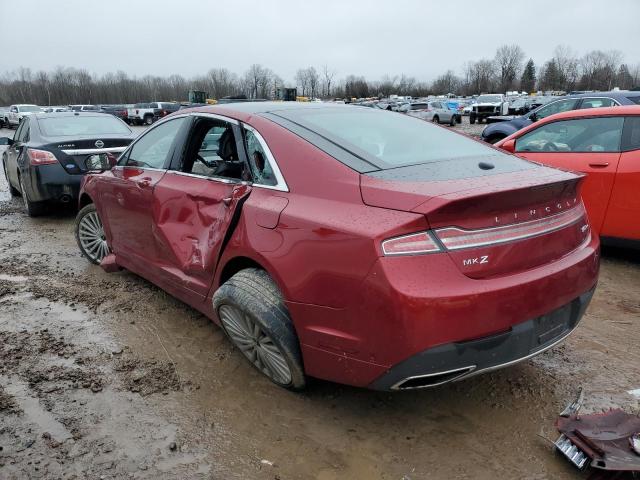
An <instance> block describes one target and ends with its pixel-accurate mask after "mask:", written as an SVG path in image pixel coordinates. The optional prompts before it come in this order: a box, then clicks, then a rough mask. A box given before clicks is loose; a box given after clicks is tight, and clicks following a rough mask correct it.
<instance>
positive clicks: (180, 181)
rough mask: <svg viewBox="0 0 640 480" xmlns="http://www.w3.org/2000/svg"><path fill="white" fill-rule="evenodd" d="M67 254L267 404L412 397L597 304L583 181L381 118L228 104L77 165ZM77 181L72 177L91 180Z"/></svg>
mask: <svg viewBox="0 0 640 480" xmlns="http://www.w3.org/2000/svg"><path fill="white" fill-rule="evenodd" d="M91 162H93V165H94V166H93V168H94V169H101V170H100V171H97V172H96V173H95V174H91V175H88V176H87V177H86V180H85V182H84V185H83V188H82V193H81V198H80V207H81V210H80V212H79V213H78V217H77V228H76V235H77V239H78V244H79V246H80V249H81V250H82V252H83V254H84V255H85V256H86V257H87V258H88V259H89V260H91V261H92V262H94V263H100V264H101V265H102V267H103V268H105V269H106V270H107V271H112V270H114V269H117V268H126V269H128V270H130V271H132V272H135V273H136V274H138V275H140V276H142V277H144V278H146V279H148V280H149V281H151V282H153V283H155V284H157V285H158V286H160V287H161V288H163V289H164V290H166V291H167V292H169V293H171V294H172V295H175V296H176V297H178V298H180V299H181V300H183V301H184V302H186V303H188V304H189V305H191V306H193V307H194V308H196V309H197V310H199V311H201V312H203V313H204V314H205V315H207V316H208V317H210V318H211V319H212V320H213V321H214V322H216V323H218V324H219V325H221V326H222V328H223V329H224V331H225V332H226V333H227V335H228V336H229V338H230V340H231V341H232V342H233V343H234V344H235V345H236V346H237V347H238V349H239V350H240V351H241V352H242V353H243V354H244V355H245V356H246V357H247V358H248V359H249V360H250V361H251V363H252V364H253V365H254V366H255V367H256V368H257V369H258V370H260V371H261V372H262V373H264V374H265V375H266V376H267V377H269V378H270V379H271V380H272V381H273V382H275V383H276V384H278V385H281V386H284V387H287V388H292V389H300V388H302V387H303V386H304V385H305V382H306V378H307V376H310V377H317V378H322V379H327V380H331V381H334V382H341V383H345V384H351V385H356V386H362V387H369V388H374V389H381V390H389V389H390V390H402V389H411V388H421V387H430V386H435V385H440V384H442V383H446V382H449V381H453V380H458V379H462V378H465V377H469V376H471V375H474V374H477V373H479V372H483V371H487V370H492V369H495V368H499V367H502V366H506V365H511V364H513V363H515V362H518V361H521V360H524V359H527V358H529V357H531V356H533V355H536V354H538V353H540V352H542V351H543V350H545V349H547V348H549V347H551V346H553V345H555V344H556V343H558V342H559V341H561V340H562V339H564V338H565V337H566V336H567V335H568V334H569V333H570V332H571V331H572V330H573V329H574V328H575V327H576V325H577V323H578V321H579V320H580V318H581V316H582V314H583V313H584V310H585V308H586V307H587V304H588V303H589V300H590V299H591V296H592V294H593V290H594V288H595V285H596V281H597V276H598V267H599V243H598V238H597V236H592V235H591V232H590V229H589V225H588V222H587V217H586V214H585V212H584V208H583V204H582V201H581V200H580V185H581V182H582V176H581V175H579V174H574V173H570V172H564V171H560V170H556V169H552V168H548V167H544V166H540V165H537V164H534V163H531V162H528V161H525V160H522V159H519V158H517V157H516V156H513V155H507V154H505V153H502V152H500V151H499V150H497V149H495V148H493V147H490V146H487V145H485V144H483V143H482V142H478V141H475V140H472V139H469V138H467V137H465V136H462V135H459V134H456V133H454V132H450V131H448V130H446V129H445V128H442V127H438V126H436V125H432V124H430V123H427V122H424V121H422V120H418V119H415V118H411V117H408V116H406V115H402V114H400V113H394V112H386V111H382V110H375V109H368V108H358V107H353V106H349V105H328V104H300V103H294V102H292V103H287V102H281V103H267V102H264V103H244V104H227V105H224V106H215V107H200V108H196V109H192V110H183V111H180V112H178V113H176V114H173V115H171V116H169V117H167V118H166V119H163V120H162V121H160V122H158V123H157V124H156V125H155V126H154V127H152V128H150V129H149V130H147V131H146V132H145V133H144V134H143V135H142V136H140V137H139V138H138V139H137V140H136V141H135V142H134V143H132V144H131V146H130V147H129V148H128V149H127V150H126V151H125V152H123V154H122V155H121V156H120V157H119V159H118V161H117V165H115V166H114V167H113V168H111V169H109V166H108V164H107V163H106V159H105V158H100V157H92V159H91ZM91 162H90V163H91Z"/></svg>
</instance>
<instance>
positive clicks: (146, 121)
mask: <svg viewBox="0 0 640 480" xmlns="http://www.w3.org/2000/svg"><path fill="white" fill-rule="evenodd" d="M152 123H153V117H152V116H151V115H147V116H146V117H144V124H145V125H151V124H152Z"/></svg>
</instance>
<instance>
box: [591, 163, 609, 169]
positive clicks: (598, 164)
mask: <svg viewBox="0 0 640 480" xmlns="http://www.w3.org/2000/svg"><path fill="white" fill-rule="evenodd" d="M589 166H590V167H593V168H604V167H608V166H609V162H593V163H590V164H589Z"/></svg>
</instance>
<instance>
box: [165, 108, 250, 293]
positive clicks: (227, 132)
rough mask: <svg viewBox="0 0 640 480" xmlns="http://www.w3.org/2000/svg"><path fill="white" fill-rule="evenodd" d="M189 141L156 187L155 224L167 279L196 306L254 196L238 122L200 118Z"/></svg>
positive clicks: (194, 122) (195, 123) (206, 117)
mask: <svg viewBox="0 0 640 480" xmlns="http://www.w3.org/2000/svg"><path fill="white" fill-rule="evenodd" d="M187 138H188V140H187V143H186V146H185V148H184V149H183V151H182V153H181V154H180V155H178V156H176V157H175V158H174V162H173V163H172V165H171V168H170V170H169V172H168V173H167V174H166V175H165V176H164V177H162V179H161V180H160V181H159V182H158V184H157V186H156V188H155V191H154V194H153V196H154V209H153V223H154V230H155V232H156V235H155V241H156V245H155V249H156V252H157V255H158V262H159V265H160V268H161V269H162V275H163V277H165V278H167V279H169V281H171V283H172V284H173V286H174V287H177V288H179V289H180V290H181V291H182V292H181V293H182V295H181V296H182V298H183V300H185V301H187V302H189V303H191V301H201V300H203V299H204V298H205V297H206V295H207V293H208V291H209V288H210V287H211V282H212V280H213V275H214V272H215V269H216V266H217V264H218V258H219V256H220V253H221V249H222V248H223V245H224V242H225V239H227V233H228V232H229V231H230V229H231V228H233V225H234V223H235V221H237V218H238V215H239V212H240V208H241V205H242V203H243V201H244V199H246V198H247V196H248V195H249V193H250V192H251V184H250V182H248V181H245V180H248V179H250V177H251V172H250V170H249V167H248V164H247V162H246V159H245V153H244V149H243V148H242V144H241V134H240V129H239V125H238V122H237V121H235V120H233V119H228V118H224V117H219V116H211V115H195V118H194V121H193V124H192V125H191V128H190V131H189V135H188V137H187ZM178 295H180V293H178Z"/></svg>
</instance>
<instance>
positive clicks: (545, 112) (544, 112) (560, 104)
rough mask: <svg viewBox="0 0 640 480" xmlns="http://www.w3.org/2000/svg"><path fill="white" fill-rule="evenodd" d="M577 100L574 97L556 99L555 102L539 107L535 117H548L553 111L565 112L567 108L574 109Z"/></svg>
mask: <svg viewBox="0 0 640 480" xmlns="http://www.w3.org/2000/svg"><path fill="white" fill-rule="evenodd" d="M577 103H578V100H577V99H575V98H568V99H566V100H558V101H557V102H553V103H550V104H548V105H545V106H544V107H541V108H540V110H538V111H536V118H538V119H541V118H545V117H548V116H549V115H553V114H555V113H560V112H567V111H569V110H574V109H575V108H576V105H577Z"/></svg>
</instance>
